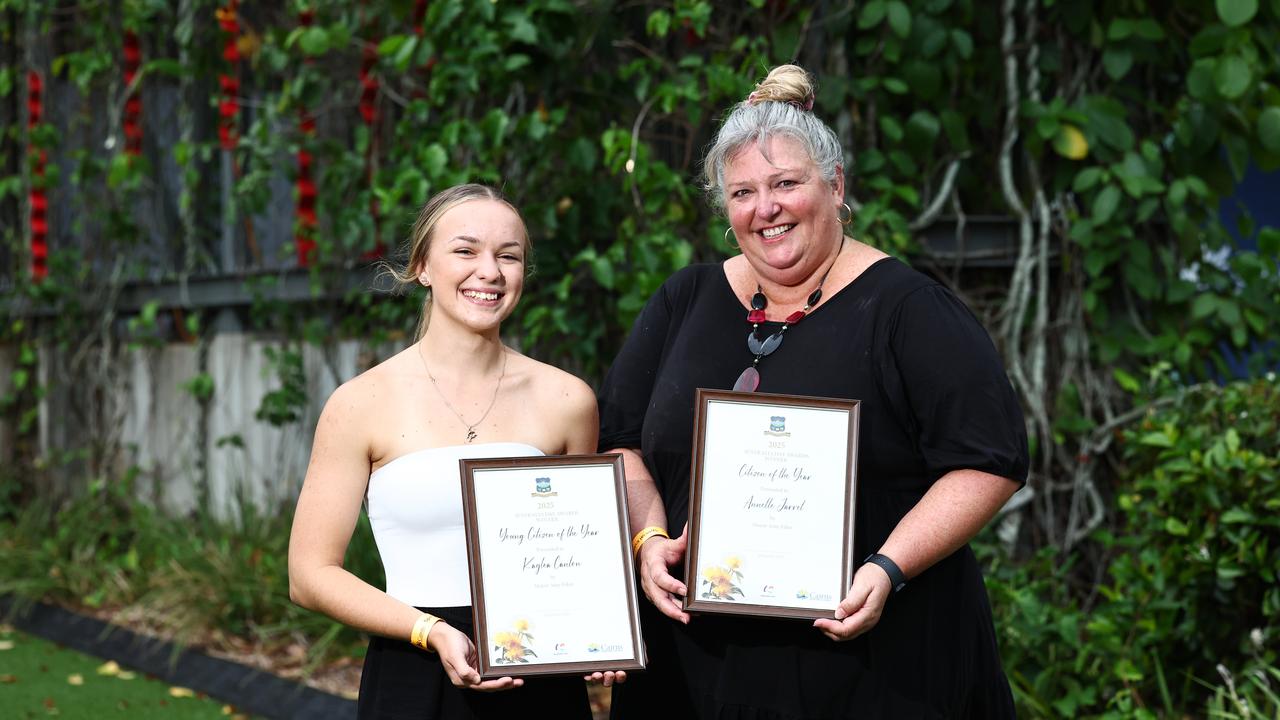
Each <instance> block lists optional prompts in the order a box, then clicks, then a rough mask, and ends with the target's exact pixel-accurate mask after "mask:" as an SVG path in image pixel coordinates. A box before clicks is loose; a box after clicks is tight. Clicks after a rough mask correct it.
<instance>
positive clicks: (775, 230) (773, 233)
mask: <svg viewBox="0 0 1280 720" xmlns="http://www.w3.org/2000/svg"><path fill="white" fill-rule="evenodd" d="M793 227H795V225H779V226H778V227H771V228H765V229H764V230H761V231H760V234H761V235H764V236H765V237H767V238H776V237H778V236H779V235H781V234H782V233H784V232H786V231H788V230H790V229H791V228H793Z"/></svg>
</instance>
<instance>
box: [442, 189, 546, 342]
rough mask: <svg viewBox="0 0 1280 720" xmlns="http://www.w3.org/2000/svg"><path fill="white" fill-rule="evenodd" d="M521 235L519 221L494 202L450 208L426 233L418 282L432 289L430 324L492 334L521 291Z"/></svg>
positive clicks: (523, 242) (523, 255)
mask: <svg viewBox="0 0 1280 720" xmlns="http://www.w3.org/2000/svg"><path fill="white" fill-rule="evenodd" d="M525 238H526V233H525V227H524V223H523V222H521V220H520V217H519V216H518V215H516V213H515V212H514V211H513V210H512V209H511V208H510V207H509V206H507V204H506V203H503V202H500V201H497V200H471V201H468V202H464V203H461V204H459V205H455V206H454V207H452V208H450V209H449V210H448V211H446V212H445V213H444V215H442V216H441V217H440V219H439V220H438V221H437V222H436V224H435V227H434V228H433V229H432V231H431V244H430V246H429V247H428V248H427V255H426V261H425V262H424V263H423V265H422V266H421V267H420V268H418V279H419V280H420V281H421V282H422V283H423V284H430V286H431V295H432V302H431V323H432V325H434V324H435V323H436V322H438V321H441V320H446V321H450V322H455V323H458V324H461V325H464V326H466V327H468V328H470V329H472V330H477V331H486V330H496V329H497V328H498V326H499V325H501V324H502V321H503V320H505V319H506V318H507V316H508V315H510V314H511V311H512V310H514V309H515V306H516V303H517V302H519V300H520V293H521V291H522V290H523V289H524V269H525V260H526V256H527V247H526V240H525Z"/></svg>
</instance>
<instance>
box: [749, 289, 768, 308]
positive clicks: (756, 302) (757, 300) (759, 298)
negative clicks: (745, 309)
mask: <svg viewBox="0 0 1280 720" xmlns="http://www.w3.org/2000/svg"><path fill="white" fill-rule="evenodd" d="M768 304H769V301H768V300H766V299H765V297H764V293H762V292H760V291H758V290H757V291H756V294H755V295H752V296H751V309H752V310H763V309H764V306H765V305H768Z"/></svg>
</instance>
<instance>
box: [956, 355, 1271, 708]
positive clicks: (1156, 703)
mask: <svg viewBox="0 0 1280 720" xmlns="http://www.w3.org/2000/svg"><path fill="white" fill-rule="evenodd" d="M1157 379H1158V380H1159V379H1161V378H1160V377H1159V376H1157ZM1162 381H1163V382H1167V380H1162ZM1163 389H1164V390H1165V392H1176V401H1174V402H1172V403H1169V404H1167V405H1164V406H1162V407H1160V408H1159V409H1156V410H1153V411H1152V412H1150V413H1149V414H1148V415H1147V416H1146V417H1145V418H1143V419H1141V420H1139V421H1138V422H1136V423H1135V424H1133V425H1132V426H1130V427H1127V428H1125V429H1124V430H1123V438H1124V444H1123V453H1122V454H1123V461H1124V463H1125V467H1124V468H1123V471H1122V472H1121V474H1120V476H1121V477H1122V478H1125V479H1124V480H1122V481H1121V482H1120V483H1119V484H1118V485H1117V487H1116V488H1115V497H1116V501H1117V505H1118V509H1119V517H1118V519H1117V522H1116V524H1115V526H1114V527H1113V528H1111V529H1109V530H1105V531H1099V532H1098V533H1097V535H1096V537H1095V538H1094V542H1093V543H1092V544H1090V545H1089V546H1086V547H1082V548H1079V549H1077V550H1076V551H1075V552H1074V553H1073V554H1072V555H1071V556H1070V557H1069V558H1067V561H1066V562H1064V561H1063V558H1062V557H1060V556H1059V555H1058V554H1057V553H1055V552H1054V551H1052V550H1049V549H1046V550H1044V551H1042V552H1041V553H1040V554H1038V555H1037V556H1035V557H1033V558H1031V559H1029V560H1027V561H1026V562H1022V563H1010V562H1009V561H1008V560H1007V559H1006V558H1005V557H1004V556H1003V555H1002V554H1001V553H1000V552H998V551H997V550H996V549H995V548H994V547H993V546H992V545H991V544H990V542H991V541H990V540H986V541H984V542H983V543H980V544H979V547H980V550H981V554H982V555H983V556H984V558H985V559H986V562H987V565H988V590H989V592H990V593H991V596H992V605H993V608H994V611H995V615H996V627H997V629H998V631H999V632H1000V633H1001V652H1002V659H1003V661H1004V664H1005V666H1006V668H1008V673H1009V676H1010V680H1011V682H1012V684H1013V686H1014V691H1015V694H1016V696H1017V698H1018V701H1019V704H1020V705H1021V706H1022V710H1023V712H1024V714H1026V715H1028V716H1031V717H1062V718H1070V717H1082V716H1095V715H1096V716H1099V717H1142V716H1144V715H1143V712H1146V713H1147V714H1146V715H1145V716H1147V717H1154V715H1152V714H1151V713H1152V712H1153V711H1155V710H1159V712H1160V713H1161V714H1162V715H1164V716H1166V717H1177V716H1180V715H1181V714H1182V713H1188V712H1190V713H1196V712H1199V710H1198V708H1201V707H1205V706H1206V704H1208V705H1210V706H1215V707H1219V708H1225V709H1226V710H1229V711H1231V712H1235V713H1238V712H1240V711H1239V709H1238V707H1236V705H1235V703H1236V702H1237V700H1238V697H1237V700H1232V696H1233V695H1237V696H1238V694H1239V692H1248V693H1249V697H1250V698H1251V699H1250V700H1249V702H1251V703H1253V705H1252V707H1253V708H1254V709H1255V710H1256V709H1257V708H1259V707H1268V703H1270V705H1269V707H1271V708H1272V712H1274V711H1275V709H1276V707H1277V703H1275V699H1274V696H1273V695H1268V694H1267V693H1268V692H1271V693H1274V688H1275V687H1276V686H1275V685H1274V684H1273V685H1271V686H1270V688H1268V686H1267V684H1266V682H1264V681H1263V680H1261V679H1257V678H1259V677H1262V676H1268V677H1269V676H1271V675H1272V674H1274V672H1275V671H1276V668H1277V665H1278V664H1280V656H1277V652H1276V650H1275V640H1276V639H1277V638H1278V637H1280V577H1278V575H1280V554H1277V553H1276V548H1277V547H1278V546H1280V513H1277V510H1280V384H1277V382H1276V381H1275V377H1274V375H1272V376H1271V377H1270V378H1269V379H1263V380H1258V381H1254V382H1251V383H1233V384H1230V385H1227V386H1225V387H1218V386H1213V385H1201V386H1196V387H1193V388H1190V389H1186V390H1185V391H1176V390H1174V389H1173V388H1171V387H1169V386H1167V385H1166V386H1164V388H1163ZM1095 553H1101V554H1102V555H1103V557H1104V558H1105V562H1104V563H1103V566H1104V567H1105V575H1104V577H1102V578H1101V579H1099V580H1098V581H1097V582H1096V584H1094V583H1092V582H1088V583H1086V584H1085V585H1083V586H1077V585H1075V584H1074V583H1073V582H1071V581H1072V580H1073V579H1078V578H1079V577H1080V573H1079V572H1078V571H1079V569H1080V568H1082V567H1088V566H1089V565H1090V563H1089V562H1088V559H1089V558H1090V557H1091V556H1092V555H1093V554H1095ZM1064 579H1066V580H1068V582H1064ZM1220 666H1221V669H1219V667H1220ZM1227 668H1244V669H1245V670H1244V671H1243V672H1242V674H1241V677H1240V678H1237V680H1238V682H1237V684H1236V686H1235V689H1234V690H1233V689H1230V688H1229V687H1228V684H1229V683H1228V682H1227V681H1226V680H1225V679H1224V677H1223V676H1221V673H1223V672H1225V671H1226V669H1227ZM1258 673H1262V675H1261V676H1260V675H1258ZM1271 682H1273V683H1274V680H1272V681H1271ZM1237 691H1239V692H1237ZM1143 708H1145V709H1146V710H1141V709H1143Z"/></svg>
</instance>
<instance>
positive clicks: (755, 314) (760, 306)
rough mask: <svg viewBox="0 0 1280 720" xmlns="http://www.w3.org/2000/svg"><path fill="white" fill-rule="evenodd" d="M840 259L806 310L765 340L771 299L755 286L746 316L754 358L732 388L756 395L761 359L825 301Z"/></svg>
mask: <svg viewBox="0 0 1280 720" xmlns="http://www.w3.org/2000/svg"><path fill="white" fill-rule="evenodd" d="M840 240H841V242H840V249H841V250H843V249H844V238H841V239H840ZM839 259H840V253H839V252H837V253H836V257H835V260H832V261H831V265H829V266H827V271H826V272H824V273H822V277H821V278H820V279H819V280H818V287H816V288H814V289H813V292H811V293H809V297H808V299H806V300H805V303H804V307H802V308H800V309H799V310H796V311H795V312H793V313H791V314H790V315H788V316H787V319H786V320H783V321H782V327H781V328H779V329H778V331H777V332H775V333H773V334H771V335H769V336H768V337H766V338H761V337H760V323H763V322H764V321H765V313H764V309H765V308H766V307H768V306H769V298H767V297H765V295H764V288H762V287H761V286H760V284H759V283H756V294H755V295H752V296H751V311H750V312H748V313H747V322H749V323H751V331H750V332H748V333H747V351H748V352H750V353H751V354H752V355H754V356H755V357H754V358H752V360H751V364H750V365H748V366H747V369H746V370H743V371H742V374H741V375H739V376H738V381H737V382H735V383H734V384H733V389H734V390H735V391H739V392H755V391H756V388H758V387H760V371H759V370H757V369H756V366H758V365H759V364H760V358H762V357H765V356H766V355H772V354H773V351H774V350H777V349H778V347H779V346H780V345H782V339H783V338H784V337H786V335H787V328H789V327H791V326H792V325H795V324H796V323H798V322H800V321H801V320H803V319H804V317H805V315H808V314H809V310H810V309H812V308H813V306H814V305H817V304H818V301H820V300H822V284H823V283H824V282H826V281H827V276H828V275H830V274H831V268H833V267H835V266H836V260H839Z"/></svg>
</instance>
